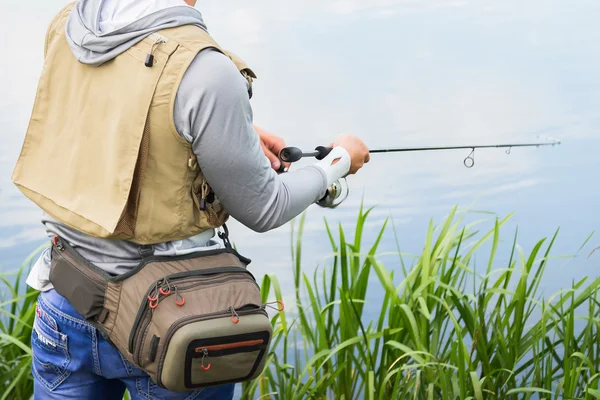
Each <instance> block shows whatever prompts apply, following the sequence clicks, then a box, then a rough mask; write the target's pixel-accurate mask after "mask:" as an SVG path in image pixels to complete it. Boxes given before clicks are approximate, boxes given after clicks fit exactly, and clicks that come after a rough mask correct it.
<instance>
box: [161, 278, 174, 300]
mask: <svg viewBox="0 0 600 400" xmlns="http://www.w3.org/2000/svg"><path fill="white" fill-rule="evenodd" d="M164 287H166V288H167V290H163V288H164ZM159 292H160V294H162V295H163V296H168V295H170V294H171V283H170V282H169V280H168V279H165V280H164V282H163V284H162V285H161V286H160V289H159Z"/></svg>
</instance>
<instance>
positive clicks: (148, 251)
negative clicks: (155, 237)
mask: <svg viewBox="0 0 600 400" xmlns="http://www.w3.org/2000/svg"><path fill="white" fill-rule="evenodd" d="M138 253H140V256H142V258H148V257H152V256H153V255H154V246H152V245H151V244H145V245H143V246H140V247H139V248H138Z"/></svg>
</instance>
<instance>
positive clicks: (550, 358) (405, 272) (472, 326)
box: [243, 208, 600, 400]
mask: <svg viewBox="0 0 600 400" xmlns="http://www.w3.org/2000/svg"><path fill="white" fill-rule="evenodd" d="M369 212H370V210H367V211H365V210H363V209H362V208H361V209H360V213H359V216H358V220H357V224H356V227H355V229H354V232H353V233H354V235H353V236H354V237H353V238H349V237H348V234H347V233H346V232H345V231H344V230H343V229H342V227H341V226H339V227H338V228H337V229H336V231H335V232H334V230H333V229H332V228H331V227H329V226H328V225H326V228H327V232H328V234H329V239H330V241H331V246H332V248H333V249H334V254H335V256H334V258H333V261H332V262H331V264H330V265H329V268H326V269H322V270H321V271H319V270H315V272H314V274H312V276H308V275H307V274H306V273H305V272H303V269H302V261H301V254H302V226H303V223H304V217H302V219H301V221H300V227H299V231H298V233H297V235H296V242H295V250H294V251H293V259H294V267H293V268H294V269H293V272H294V283H295V288H296V296H295V301H296V306H297V313H296V315H294V318H293V319H292V318H291V317H292V315H291V314H290V313H289V312H288V315H285V314H284V313H279V314H277V315H275V316H274V317H273V324H274V327H275V330H274V332H275V335H274V346H275V348H276V351H275V352H273V353H272V354H271V355H270V363H269V366H268V368H267V369H266V371H265V372H264V373H263V375H262V376H261V377H260V378H258V379H257V380H256V381H254V382H250V383H246V384H244V385H243V386H244V394H243V398H244V399H250V398H258V397H259V396H260V397H261V398H271V399H285V400H288V399H345V400H350V399H369V400H375V399H378V400H383V399H385V400H388V399H427V400H430V399H477V400H482V399H600V390H599V389H598V380H599V378H600V357H599V354H600V337H599V335H598V330H599V327H600V318H599V315H600V314H599V312H598V307H599V303H598V287H599V286H600V278H595V279H593V280H592V281H591V282H587V283H586V281H588V279H583V280H581V281H578V282H573V283H572V284H571V285H569V287H565V288H564V290H562V291H560V292H559V293H556V294H554V295H552V296H550V297H547V298H546V297H544V295H543V294H542V293H541V292H540V290H539V289H540V284H541V282H542V277H543V276H544V272H545V269H546V267H547V265H548V262H549V261H550V252H551V249H552V246H553V244H554V241H555V239H556V237H557V233H558V232H556V233H555V234H554V236H553V237H551V238H550V239H549V240H548V239H543V240H540V241H539V242H538V243H537V244H536V245H535V246H534V247H533V248H532V249H531V250H529V251H528V253H526V252H525V251H524V250H523V249H521V248H520V247H519V246H518V245H517V239H518V235H517V233H515V234H514V235H513V236H512V240H511V242H512V249H511V251H510V254H507V255H506V256H507V257H506V258H507V259H508V261H507V262H505V263H502V262H501V261H499V258H500V257H498V254H497V250H498V245H499V242H500V231H501V228H502V226H503V225H505V223H506V222H507V221H508V220H509V218H510V215H509V216H507V217H506V218H503V219H496V220H495V221H494V223H493V227H491V229H489V231H484V232H479V231H476V230H474V229H475V228H476V227H477V226H478V223H473V224H467V225H464V224H463V223H464V215H462V216H459V215H458V214H457V212H456V208H454V209H453V210H452V211H451V212H450V214H449V216H448V217H447V218H446V219H445V220H444V221H443V222H442V223H441V224H440V225H439V226H437V227H436V226H434V225H433V223H431V224H430V225H429V229H428V232H427V235H426V237H425V244H424V246H423V251H422V253H421V254H420V256H419V257H418V258H417V260H416V262H415V263H414V264H413V265H412V266H411V267H410V268H407V266H406V264H405V260H404V259H403V257H402V256H401V253H400V252H399V251H398V255H399V258H398V262H397V265H396V266H397V268H395V270H396V271H400V273H399V274H398V275H400V276H399V277H396V275H397V273H396V272H393V270H390V269H387V268H385V267H384V266H383V265H382V263H381V262H379V261H378V257H377V249H378V246H379V244H380V241H381V239H382V237H383V234H384V231H385V229H386V226H387V221H386V222H385V223H384V224H383V225H382V226H381V228H380V229H379V231H378V232H375V233H374V237H373V238H372V239H375V240H374V244H373V245H372V246H371V247H370V248H368V249H364V250H363V249H362V247H361V244H362V242H363V234H364V230H365V223H366V221H367V217H368V215H369ZM484 244H486V245H487V247H489V249H490V250H489V254H486V256H485V257H484V256H483V255H482V254H480V253H481V252H482V247H483V245H484ZM476 252H478V253H477V254H478V255H479V256H478V257H479V258H478V259H479V260H481V259H482V257H484V258H485V259H486V265H485V268H484V271H483V273H479V274H478V273H477V271H476V270H474V268H473V258H474V256H475V254H476ZM372 276H374V277H375V281H373V280H369V277H372ZM262 288H263V294H264V296H265V298H266V297H268V295H269V294H270V293H269V292H270V290H271V289H274V294H275V295H276V296H277V297H278V298H281V290H280V288H279V286H278V284H277V280H276V277H275V276H266V277H265V279H264V281H263V284H262ZM367 294H369V295H368V296H367Z"/></svg>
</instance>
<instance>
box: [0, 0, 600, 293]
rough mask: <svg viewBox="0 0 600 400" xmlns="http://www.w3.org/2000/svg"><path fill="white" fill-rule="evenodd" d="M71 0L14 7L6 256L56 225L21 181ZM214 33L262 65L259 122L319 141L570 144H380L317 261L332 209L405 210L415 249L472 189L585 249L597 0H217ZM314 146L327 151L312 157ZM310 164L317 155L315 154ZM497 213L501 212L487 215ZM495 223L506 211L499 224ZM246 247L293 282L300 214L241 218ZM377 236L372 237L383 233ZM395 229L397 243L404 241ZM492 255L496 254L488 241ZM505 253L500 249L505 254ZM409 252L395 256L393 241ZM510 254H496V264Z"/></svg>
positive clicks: (569, 269) (6, 127) (569, 246)
mask: <svg viewBox="0 0 600 400" xmlns="http://www.w3.org/2000/svg"><path fill="white" fill-rule="evenodd" d="M64 4H66V2H64V1H57V0H47V1H45V2H43V3H40V4H37V3H36V4H35V6H34V5H33V4H32V3H30V2H29V3H25V2H22V3H19V2H12V3H10V4H8V5H4V6H3V10H2V15H3V18H2V19H3V24H2V25H1V26H0V34H1V35H2V37H3V38H5V40H4V41H3V49H4V51H2V52H1V54H0V72H1V73H2V74H1V76H2V77H4V82H3V86H4V96H0V127H1V129H0V139H1V143H2V146H1V147H0V228H1V229H0V270H9V269H13V268H15V267H16V266H17V265H19V264H20V262H21V261H22V260H23V259H24V257H25V256H26V255H27V254H29V252H31V251H32V250H33V249H35V248H36V247H37V246H38V245H39V244H41V243H43V242H44V241H45V236H44V231H43V227H42V226H41V225H40V223H39V217H40V212H39V210H37V209H36V207H35V206H34V205H32V203H31V202H29V201H28V200H27V199H25V197H24V196H22V195H21V194H20V193H19V192H18V191H17V190H16V188H15V187H14V186H13V185H12V184H11V182H10V175H11V172H12V169H13V166H14V163H15V161H16V158H17V156H18V152H19V150H20V146H21V143H22V140H23V137H24V134H25V131H26V127H27V122H28V117H29V113H30V111H31V107H32V104H33V99H34V95H35V89H36V85H37V79H38V76H39V73H40V70H41V67H42V61H43V44H44V34H45V30H46V27H47V25H48V23H49V22H50V19H51V18H52V17H53V15H54V14H55V13H56V12H57V11H58V10H59V8H60V7H62V6H63V5H64ZM197 8H198V9H200V10H201V11H202V12H203V13H204V17H205V20H206V22H207V24H208V27H209V30H210V32H211V33H212V34H213V36H214V37H215V38H216V39H217V41H219V42H220V43H221V45H222V46H223V47H225V48H227V49H230V50H232V51H234V52H236V53H238V54H239V55H240V56H242V57H243V58H244V59H245V60H246V61H247V62H248V63H249V64H250V65H251V66H252V67H253V69H254V70H255V71H256V73H257V74H258V76H259V79H258V80H257V81H256V82H255V86H254V92H255V96H254V98H253V107H254V113H255V121H256V123H257V124H259V125H261V126H263V127H264V128H266V129H268V130H270V131H272V132H274V133H277V134H279V135H281V136H283V137H284V138H285V139H286V141H287V143H288V144H291V145H296V146H300V147H303V148H306V149H311V148H314V147H315V146H317V145H321V144H327V143H329V142H330V141H331V140H332V139H333V138H334V137H335V136H336V135H337V134H338V133H342V132H344V133H351V134H355V135H358V136H360V137H362V138H363V139H364V140H365V142H367V144H368V145H369V146H370V147H372V148H377V147H392V146H435V145H461V144H495V143H510V142H531V141H536V140H542V139H538V138H537V136H538V135H545V136H550V137H553V138H559V139H561V140H562V144H561V145H560V146H558V147H552V148H551V147H548V148H522V149H513V150H512V152H511V154H510V155H506V154H505V153H504V151H503V150H496V149H492V150H481V151H476V153H475V166H474V167H473V168H471V169H467V168H465V167H464V166H463V159H464V157H466V156H467V155H468V153H469V151H453V152H431V153H406V154H401V155H396V154H385V155H374V156H373V157H372V161H371V163H369V164H368V165H367V166H366V167H365V168H364V169H363V170H362V171H361V172H360V173H359V174H358V175H357V176H352V177H350V179H349V183H350V186H351V189H352V191H351V194H350V197H349V198H348V200H347V201H346V202H345V203H344V204H343V205H342V206H341V207H339V208H338V209H335V210H323V209H320V208H319V207H317V206H313V207H311V208H310V209H309V210H308V216H307V226H306V232H305V243H304V252H305V264H306V266H307V268H309V269H310V268H313V267H315V266H317V265H324V264H326V260H327V257H328V256H329V255H330V253H331V250H330V248H329V247H328V245H327V237H326V234H325V232H324V229H323V226H324V225H323V218H324V217H326V218H327V219H328V221H329V222H330V223H331V224H336V223H338V222H339V223H342V224H343V225H344V226H345V227H347V228H351V227H352V226H353V221H354V219H355V216H356V213H357V210H358V205H359V204H360V202H361V201H364V203H365V206H376V209H375V210H374V211H373V213H372V215H371V218H370V219H369V225H368V226H369V228H370V230H369V231H367V232H366V235H367V236H370V237H372V236H373V235H372V234H371V232H374V231H375V230H376V229H378V228H379V227H380V226H381V224H382V223H383V221H384V219H385V218H388V217H393V220H394V224H395V227H396V230H397V233H398V237H399V242H400V246H401V249H402V251H405V252H408V253H418V252H419V251H420V250H421V249H422V246H423V243H424V240H423V239H424V235H425V232H426V229H427V226H428V223H429V220H430V219H431V218H434V220H435V221H436V222H439V221H440V219H441V218H442V217H443V216H444V215H446V214H447V213H448V211H449V210H450V209H451V207H452V206H453V205H455V204H458V205H459V206H460V207H461V208H466V207H468V206H469V205H470V204H471V203H473V202H474V201H477V202H476V204H475V206H474V208H476V209H478V210H487V211H492V212H494V213H497V214H498V215H499V216H505V215H506V214H508V213H510V212H514V213H515V214H514V216H513V218H512V220H511V222H510V223H509V224H507V226H506V229H505V230H503V236H502V241H503V242H502V244H503V246H504V247H503V248H505V247H506V246H508V245H509V244H510V242H511V240H512V235H513V234H514V231H515V229H516V228H517V226H518V229H519V240H518V242H519V245H520V246H522V247H523V249H524V250H525V251H528V250H530V249H531V248H532V246H533V245H534V244H535V243H536V242H537V241H538V240H540V239H542V238H544V237H548V236H551V235H553V233H554V232H555V230H556V229H557V228H559V227H560V233H559V236H558V240H557V244H556V247H555V252H554V254H555V255H562V254H565V255H566V254H573V253H575V252H576V251H577V250H578V249H579V247H580V246H581V244H582V243H583V242H584V241H585V239H586V238H587V237H588V236H589V235H590V234H591V233H592V232H593V231H594V230H595V229H598V228H599V227H600V215H599V213H598V203H599V202H598V200H600V190H599V189H598V182H599V179H598V177H599V167H600V162H599V161H598V150H599V149H600V146H599V144H600V134H599V133H598V124H599V122H600V114H599V112H598V110H599V109H600V90H599V89H600V75H599V74H598V71H599V70H600V53H599V50H598V49H600V30H599V29H598V27H597V26H598V25H597V21H598V17H600V3H598V2H597V1H593V0H589V1H583V0H576V1H569V2H567V1H541V0H534V1H529V2H521V1H516V0H507V1H501V2H500V1H497V2H494V1H487V0H480V1H437V0H431V1H410V0H405V1H397V0H376V1H369V2H365V1H358V0H348V1H330V2H319V1H316V0H309V1H303V2H294V3H291V2H276V1H255V2H251V3H248V2H241V1H237V0H236V1H229V2H226V3H224V2H207V1H202V0H200V1H199V2H198V5H197ZM306 162H312V161H306ZM306 162H303V163H301V164H300V165H303V164H304V163H306ZM488 217H489V216H488ZM485 226H486V227H488V228H491V227H492V225H491V222H490V223H488V224H487V225H485ZM230 228H231V230H232V235H233V240H234V241H235V243H236V245H237V246H238V248H239V249H240V250H241V251H242V253H244V254H245V255H247V256H248V257H250V258H252V259H253V263H252V269H253V271H254V272H255V273H256V274H257V275H258V276H260V275H261V274H263V273H276V274H277V275H278V277H279V279H280V280H281V281H282V282H283V284H284V288H287V289H289V288H290V285H291V283H292V276H291V264H290V245H289V237H290V225H289V224H287V225H285V226H283V227H281V228H279V229H277V230H275V231H272V232H269V233H266V234H257V233H254V232H252V231H250V230H249V229H247V228H245V227H243V226H241V225H240V224H238V223H235V222H234V221H233V222H231V223H230ZM371 241H372V239H371ZM598 245H600V238H598V236H595V237H593V238H592V240H591V241H590V242H589V243H588V245H587V246H586V247H584V248H583V249H582V251H581V253H580V254H579V256H578V257H576V258H570V259H558V260H556V261H554V262H553V263H551V265H550V266H549V271H548V274H547V277H546V280H545V286H544V289H545V290H547V291H548V293H550V292H553V291H556V290H559V289H560V288H563V287H567V286H569V285H570V283H571V281H572V280H573V279H578V278H581V277H583V276H592V277H594V276H596V275H597V273H598V272H597V271H598V265H599V261H600V253H596V254H595V255H594V256H592V257H590V258H588V257H587V255H588V254H589V253H590V252H591V250H592V248H593V247H596V246H598ZM395 249H396V246H395V241H394V235H393V232H392V231H391V229H388V231H387V233H386V235H385V239H384V241H383V243H382V251H395ZM482 257H484V255H482ZM507 259H508V254H507V253H506V251H504V252H503V253H501V254H499V256H498V260H499V263H500V262H503V261H506V260H507ZM382 261H384V262H386V264H387V265H388V266H389V267H390V268H397V267H398V262H397V258H395V257H389V256H388V257H382ZM502 266H504V265H501V264H499V265H498V267H502Z"/></svg>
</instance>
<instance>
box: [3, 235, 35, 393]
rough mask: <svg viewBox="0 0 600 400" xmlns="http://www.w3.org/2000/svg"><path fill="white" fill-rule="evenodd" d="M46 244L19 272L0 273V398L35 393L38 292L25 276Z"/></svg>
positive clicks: (28, 258)
mask: <svg viewBox="0 0 600 400" xmlns="http://www.w3.org/2000/svg"><path fill="white" fill-rule="evenodd" d="M43 247H45V246H43ZM43 247H40V248H38V249H37V250H36V251H34V252H33V253H32V254H31V255H30V256H29V257H27V259H26V260H25V261H24V262H23V265H21V267H20V268H19V269H18V270H17V271H16V272H12V273H10V272H9V273H2V274H0V400H6V399H29V398H30V397H31V396H32V394H33V378H32V376H31V347H30V345H31V344H30V339H31V330H32V329H33V319H34V316H35V305H36V300H37V296H38V293H39V292H38V291H36V290H33V289H32V288H30V287H29V286H27V285H26V284H25V283H24V282H23V279H22V278H23V276H24V275H25V274H26V273H27V272H28V271H29V267H30V265H31V263H32V262H33V261H34V259H35V257H37V256H39V253H40V251H41V250H42V249H43Z"/></svg>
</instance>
